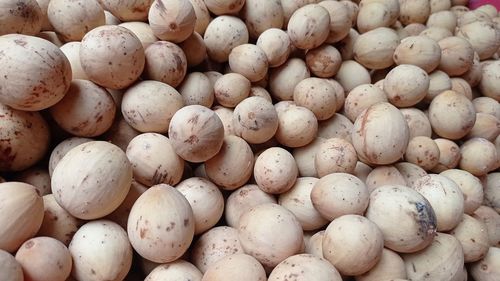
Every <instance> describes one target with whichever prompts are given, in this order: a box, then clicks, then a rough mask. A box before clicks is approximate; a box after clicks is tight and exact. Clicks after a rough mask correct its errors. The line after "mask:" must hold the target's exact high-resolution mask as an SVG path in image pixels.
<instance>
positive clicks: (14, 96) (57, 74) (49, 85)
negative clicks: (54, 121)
mask: <svg viewBox="0 0 500 281" xmlns="http://www.w3.org/2000/svg"><path fill="white" fill-rule="evenodd" d="M35 4H36V3H35ZM0 53H1V54H3V55H2V56H1V57H0V64H1V65H4V67H2V68H1V70H0V83H1V85H2V95H0V103H2V104H4V105H8V106H10V107H12V108H14V109H19V110H24V111H39V110H42V109H46V108H49V107H51V106H52V105H54V104H56V103H57V102H58V101H60V100H61V99H62V98H63V97H64V95H65V94H66V92H67V91H68V88H69V84H70V82H71V66H70V63H69V61H68V59H67V58H66V56H65V55H64V53H63V52H62V51H61V50H60V49H59V48H58V47H57V46H56V45H54V44H52V43H50V42H49V41H47V40H44V39H41V38H38V37H33V36H26V35H21V34H8V35H4V36H1V37H0Z"/></svg>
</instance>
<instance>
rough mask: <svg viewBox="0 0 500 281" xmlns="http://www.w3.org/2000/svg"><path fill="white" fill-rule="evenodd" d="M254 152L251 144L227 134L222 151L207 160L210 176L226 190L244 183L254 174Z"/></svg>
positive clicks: (206, 169) (206, 164)
mask: <svg viewBox="0 0 500 281" xmlns="http://www.w3.org/2000/svg"><path fill="white" fill-rule="evenodd" d="M253 165H254V154H253V152H252V149H251V148H250V145H248V143H247V142H246V141H245V140H244V139H242V138H240V137H237V136H233V135H227V136H225V137H224V143H223V144H222V147H221V149H220V151H219V152H218V153H217V154H216V155H215V156H214V157H212V158H211V159H209V160H207V161H206V162H205V171H206V173H207V176H208V178H210V179H211V180H212V181H213V182H214V183H215V184H217V185H218V186H220V187H221V188H223V189H226V190H234V189H236V188H238V187H240V186H242V185H244V184H245V183H246V182H247V181H248V180H249V179H250V177H251V176H252V172H253Z"/></svg>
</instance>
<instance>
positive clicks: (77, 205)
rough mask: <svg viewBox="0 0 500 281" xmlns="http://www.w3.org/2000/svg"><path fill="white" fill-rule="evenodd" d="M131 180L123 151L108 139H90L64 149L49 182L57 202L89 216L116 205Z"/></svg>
mask: <svg viewBox="0 0 500 281" xmlns="http://www.w3.org/2000/svg"><path fill="white" fill-rule="evenodd" d="M82 163H86V165H82ZM131 182H132V167H131V165H130V162H129V160H128V159H127V156H126V155H125V153H124V152H123V151H122V150H121V149H120V148H119V147H117V146H116V145H113V144H111V143H108V142H104V141H92V142H88V143H84V144H81V145H79V146H77V147H75V148H73V149H71V150H70V151H69V152H68V153H66V155H65V156H64V157H63V158H62V159H61V161H59V163H58V164H57V166H56V168H55V169H54V172H53V173H52V182H51V184H52V193H53V194H54V196H55V199H56V201H57V203H59V204H60V205H61V206H62V207H63V208H64V209H66V210H67V211H68V212H69V213H70V214H71V215H73V216H74V217H77V218H80V219H86V220H90V219H97V218H101V217H104V216H106V215H108V214H110V213H111V212H113V211H114V210H115V209H116V208H118V206H120V204H121V203H122V202H123V200H124V199H125V197H126V196H127V193H128V191H129V190H130V184H131Z"/></svg>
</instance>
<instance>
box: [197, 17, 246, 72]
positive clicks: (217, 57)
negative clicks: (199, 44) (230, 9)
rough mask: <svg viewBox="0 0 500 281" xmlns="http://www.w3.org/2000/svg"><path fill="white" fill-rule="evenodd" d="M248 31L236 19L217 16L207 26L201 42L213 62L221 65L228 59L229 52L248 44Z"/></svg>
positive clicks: (241, 22)
mask: <svg viewBox="0 0 500 281" xmlns="http://www.w3.org/2000/svg"><path fill="white" fill-rule="evenodd" d="M248 38H249V35H248V29H247V26H246V25H245V23H244V22H243V21H242V20H240V19H239V18H237V17H233V16H218V17H216V18H215V19H213V20H212V21H211V22H210V23H209V24H208V26H207V29H206V30H205V34H204V37H203V40H204V41H205V45H206V47H207V53H208V56H209V57H210V58H211V59H212V60H213V61H215V62H219V63H223V62H226V61H227V60H228V58H229V54H230V53H231V50H232V49H233V48H234V47H236V46H239V45H242V44H246V43H248Z"/></svg>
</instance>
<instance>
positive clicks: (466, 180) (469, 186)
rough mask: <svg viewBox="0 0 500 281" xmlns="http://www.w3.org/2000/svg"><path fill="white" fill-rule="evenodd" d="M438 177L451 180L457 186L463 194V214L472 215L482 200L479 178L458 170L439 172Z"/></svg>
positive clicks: (481, 185)
mask: <svg viewBox="0 0 500 281" xmlns="http://www.w3.org/2000/svg"><path fill="white" fill-rule="evenodd" d="M440 175H442V176H445V177H447V178H449V179H451V180H452V181H454V182H455V183H456V184H457V185H458V187H459V188H460V190H461V191H462V193H463V194H464V213H465V214H468V215H473V214H474V212H475V211H476V210H477V208H479V207H480V206H481V204H482V203H483V199H484V192H483V184H482V183H481V181H480V180H479V178H477V177H475V176H474V175H472V174H471V173H469V172H467V171H464V170H459V169H448V170H446V171H443V172H441V173H440ZM485 190H486V187H485Z"/></svg>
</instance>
